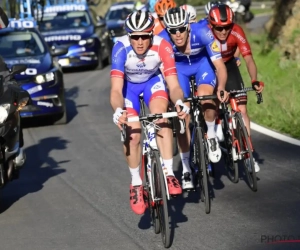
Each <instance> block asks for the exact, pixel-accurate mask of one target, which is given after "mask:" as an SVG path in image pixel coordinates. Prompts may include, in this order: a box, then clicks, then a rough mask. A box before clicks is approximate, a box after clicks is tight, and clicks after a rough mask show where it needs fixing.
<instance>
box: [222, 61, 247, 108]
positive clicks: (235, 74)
mask: <svg viewBox="0 0 300 250" xmlns="http://www.w3.org/2000/svg"><path fill="white" fill-rule="evenodd" d="M225 66H226V68H227V83H226V87H225V89H226V91H230V90H241V89H243V88H244V82H243V78H242V76H241V73H240V70H239V68H238V66H237V65H236V60H235V58H234V57H233V58H232V59H230V60H229V61H227V62H225ZM235 97H236V99H237V103H238V104H240V105H246V104H247V93H239V94H236V95H235Z"/></svg>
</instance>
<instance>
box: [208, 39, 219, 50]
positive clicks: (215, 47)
mask: <svg viewBox="0 0 300 250" xmlns="http://www.w3.org/2000/svg"><path fill="white" fill-rule="evenodd" d="M210 48H211V50H212V51H213V52H220V48H219V46H218V44H217V43H216V41H213V43H212V44H211V45H210Z"/></svg>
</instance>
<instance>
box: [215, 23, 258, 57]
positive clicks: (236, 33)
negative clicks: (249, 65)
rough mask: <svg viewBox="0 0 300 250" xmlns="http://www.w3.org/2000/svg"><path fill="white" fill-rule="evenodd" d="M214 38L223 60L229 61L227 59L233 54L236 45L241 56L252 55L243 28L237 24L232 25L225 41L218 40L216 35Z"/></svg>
mask: <svg viewBox="0 0 300 250" xmlns="http://www.w3.org/2000/svg"><path fill="white" fill-rule="evenodd" d="M215 37H216V35H215ZM216 39H217V42H218V46H219V48H220V50H221V54H222V58H223V61H224V62H227V61H229V59H231V58H232V57H233V56H234V53H235V51H236V48H237V47H238V48H239V50H240V53H241V54H242V56H243V57H245V56H248V55H252V52H251V48H250V45H249V43H248V41H247V38H246V35H245V33H244V31H243V29H242V28H241V27H240V26H239V25H237V24H234V25H233V28H232V30H231V32H230V34H229V35H228V37H227V39H226V40H225V41H220V40H219V39H218V38H217V37H216Z"/></svg>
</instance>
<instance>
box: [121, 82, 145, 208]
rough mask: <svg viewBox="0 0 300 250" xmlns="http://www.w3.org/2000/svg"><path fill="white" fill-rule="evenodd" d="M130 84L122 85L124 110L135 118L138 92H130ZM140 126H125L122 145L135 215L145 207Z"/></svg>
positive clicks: (137, 112) (137, 124)
mask: <svg viewBox="0 0 300 250" xmlns="http://www.w3.org/2000/svg"><path fill="white" fill-rule="evenodd" d="M130 87H131V84H130V83H128V82H126V83H125V85H124V90H123V95H124V99H125V100H124V108H125V109H126V111H127V116H128V117H130V116H137V115H138V114H139V110H140V103H139V94H140V91H138V90H137V91H136V92H133V91H131V90H130ZM140 141H141V125H140V122H130V123H128V124H127V126H126V140H125V142H124V144H123V149H124V154H125V157H126V161H127V164H128V166H129V171H130V174H131V184H130V205H131V209H132V210H133V211H134V212H135V213H136V214H143V213H144V212H145V209H146V205H145V202H144V198H143V185H142V179H141V177H140V161H141V145H140Z"/></svg>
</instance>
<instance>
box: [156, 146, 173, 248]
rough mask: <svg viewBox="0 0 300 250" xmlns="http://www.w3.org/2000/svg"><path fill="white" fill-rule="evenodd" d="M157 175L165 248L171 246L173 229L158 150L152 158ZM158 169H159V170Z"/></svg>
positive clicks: (157, 190) (157, 194) (159, 214)
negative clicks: (171, 227)
mask: <svg viewBox="0 0 300 250" xmlns="http://www.w3.org/2000/svg"><path fill="white" fill-rule="evenodd" d="M154 166H155V167H156V168H157V169H155V171H153V173H154V175H155V191H156V197H155V198H158V201H156V202H155V203H156V207H157V212H158V217H159V222H160V233H161V237H162V242H163V244H164V247H165V248H169V247H170V245H171V230H170V222H169V211H168V199H167V193H166V188H167V187H166V185H165V177H164V173H163V169H162V166H161V163H160V157H159V154H158V151H154V157H153V159H152V170H153V169H154V168H155V167H154ZM157 170H158V171H157Z"/></svg>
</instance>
